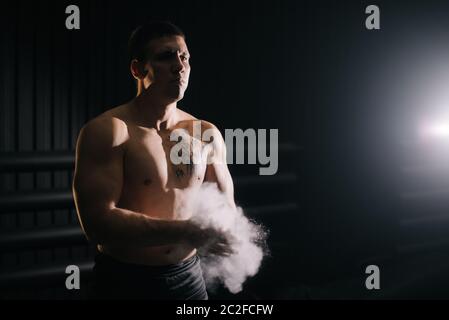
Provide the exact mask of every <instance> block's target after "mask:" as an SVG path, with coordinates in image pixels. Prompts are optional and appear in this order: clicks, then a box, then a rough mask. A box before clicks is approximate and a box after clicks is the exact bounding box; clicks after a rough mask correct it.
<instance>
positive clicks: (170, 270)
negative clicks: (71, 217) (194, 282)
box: [95, 252, 200, 275]
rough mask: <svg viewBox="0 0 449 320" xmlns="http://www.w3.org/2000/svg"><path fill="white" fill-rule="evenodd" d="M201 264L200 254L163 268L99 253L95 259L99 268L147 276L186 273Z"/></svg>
mask: <svg viewBox="0 0 449 320" xmlns="http://www.w3.org/2000/svg"><path fill="white" fill-rule="evenodd" d="M199 262H200V258H199V256H198V254H194V255H193V256H191V257H190V258H187V259H186V260H183V261H181V262H178V263H174V264H168V265H162V266H149V265H143V264H134V263H128V262H123V261H120V260H117V259H116V258H114V257H112V256H110V255H108V254H106V253H103V252H97V255H96V257H95V264H96V266H99V267H103V266H105V267H109V268H114V269H115V268H117V269H125V270H127V271H136V272H145V273H147V274H155V275H171V274H176V273H180V272H184V271H187V270H189V269H190V268H192V267H194V266H195V265H197V264H199Z"/></svg>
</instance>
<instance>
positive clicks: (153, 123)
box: [131, 93, 177, 131]
mask: <svg viewBox="0 0 449 320" xmlns="http://www.w3.org/2000/svg"><path fill="white" fill-rule="evenodd" d="M131 105H132V107H133V109H134V110H135V111H136V115H137V119H139V122H142V123H143V124H144V125H145V126H147V127H152V128H155V129H156V130H158V131H159V130H166V129H169V128H171V127H173V126H174V125H176V123H177V112H176V111H177V102H172V103H167V102H165V103H164V102H162V101H161V100H160V99H157V98H156V97H155V96H154V95H151V94H145V93H142V94H140V95H138V96H137V97H136V98H135V99H134V100H133V102H132V104H131Z"/></svg>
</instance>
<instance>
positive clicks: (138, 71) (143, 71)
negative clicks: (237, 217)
mask: <svg viewBox="0 0 449 320" xmlns="http://www.w3.org/2000/svg"><path fill="white" fill-rule="evenodd" d="M130 70H131V74H132V75H133V77H134V78H135V79H136V80H142V79H143V78H145V77H146V75H147V74H148V69H147V68H146V67H145V65H144V64H143V63H141V62H140V61H139V60H137V59H133V60H132V61H131V64H130Z"/></svg>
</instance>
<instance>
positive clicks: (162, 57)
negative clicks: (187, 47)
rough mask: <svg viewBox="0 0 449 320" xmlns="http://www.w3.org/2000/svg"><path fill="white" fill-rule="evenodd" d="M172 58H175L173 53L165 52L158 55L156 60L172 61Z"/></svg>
mask: <svg viewBox="0 0 449 320" xmlns="http://www.w3.org/2000/svg"><path fill="white" fill-rule="evenodd" d="M172 56H173V53H171V52H164V53H161V54H159V55H157V57H156V58H157V60H167V59H170V58H171V57H172Z"/></svg>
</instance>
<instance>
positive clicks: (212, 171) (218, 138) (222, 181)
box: [205, 127, 234, 205]
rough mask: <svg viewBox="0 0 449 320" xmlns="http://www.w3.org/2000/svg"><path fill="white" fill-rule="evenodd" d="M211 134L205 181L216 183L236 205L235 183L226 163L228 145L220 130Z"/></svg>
mask: <svg viewBox="0 0 449 320" xmlns="http://www.w3.org/2000/svg"><path fill="white" fill-rule="evenodd" d="M211 132H212V133H211V134H210V135H211V137H212V139H210V140H209V146H210V150H209V156H208V164H207V169H206V176H205V181H208V182H216V183H217V185H218V188H219V189H220V191H222V192H223V193H225V194H226V196H227V197H228V199H229V201H230V203H231V204H232V205H234V182H233V180H232V176H231V173H230V172H229V168H228V165H227V162H226V144H225V142H224V140H223V137H222V135H221V133H220V132H219V131H218V129H216V128H215V127H214V128H213V129H212V131H211Z"/></svg>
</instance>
